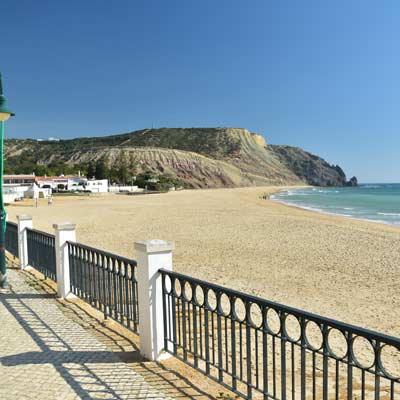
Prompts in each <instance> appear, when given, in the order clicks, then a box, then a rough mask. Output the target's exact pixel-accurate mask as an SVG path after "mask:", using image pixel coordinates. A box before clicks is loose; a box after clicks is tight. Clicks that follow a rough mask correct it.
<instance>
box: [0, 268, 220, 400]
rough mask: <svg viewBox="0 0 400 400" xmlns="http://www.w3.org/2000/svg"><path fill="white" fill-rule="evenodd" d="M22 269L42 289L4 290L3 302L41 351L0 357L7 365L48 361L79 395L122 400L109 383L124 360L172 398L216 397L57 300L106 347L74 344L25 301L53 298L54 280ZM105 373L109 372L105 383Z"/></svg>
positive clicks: (86, 314)
mask: <svg viewBox="0 0 400 400" xmlns="http://www.w3.org/2000/svg"><path fill="white" fill-rule="evenodd" d="M22 273H23V275H24V278H25V279H26V280H27V283H28V284H29V285H30V286H32V287H34V288H35V290H39V291H40V292H38V293H21V294H19V293H13V292H11V293H7V294H2V295H0V301H1V303H2V304H3V305H4V306H5V307H6V309H7V310H8V311H9V313H10V314H11V315H13V317H14V318H15V319H16V320H17V321H18V322H19V324H20V325H21V326H22V328H23V329H24V330H25V331H26V332H27V333H28V334H29V336H30V337H31V338H32V339H33V340H34V341H35V343H36V344H37V345H38V346H39V348H40V351H38V352H36V351H33V352H32V351H29V352H26V353H22V354H17V355H8V356H5V357H1V358H0V362H1V363H2V364H3V365H4V366H8V367H13V366H18V365H24V364H35V365H44V364H50V365H52V366H54V368H55V369H56V370H57V371H58V372H59V374H60V376H61V377H62V378H63V379H64V380H65V381H66V382H67V383H68V385H69V386H70V387H71V388H72V389H73V390H74V391H75V393H76V394H78V395H79V396H84V397H85V398H91V399H97V398H102V399H103V398H110V399H117V400H118V399H120V398H121V397H120V396H119V395H118V393H116V392H115V390H114V389H113V388H112V387H111V386H110V384H109V382H110V379H111V380H113V378H115V377H116V374H115V370H113V364H116V363H118V362H121V361H122V362H124V363H127V365H128V366H129V367H131V369H132V371H133V372H134V373H137V374H138V375H140V376H141V377H143V378H144V380H145V381H146V382H148V384H149V385H150V386H151V387H152V388H153V389H157V390H160V391H161V392H163V391H165V393H166V394H167V395H170V396H172V397H174V398H191V399H197V398H202V399H204V398H208V399H211V400H213V399H215V398H216V397H215V396H213V395H210V394H209V393H207V392H206V391H205V390H203V389H202V388H200V387H198V386H197V385H196V384H195V383H193V382H192V381H191V380H190V379H188V378H186V377H185V376H184V375H182V374H181V373H179V372H178V371H177V370H176V369H174V368H172V369H171V368H169V367H167V366H165V365H162V364H156V363H154V362H148V361H146V360H144V359H143V357H142V356H141V355H140V352H139V347H138V345H137V344H136V343H135V342H134V341H132V340H130V339H129V337H127V335H124V334H121V333H120V332H119V330H118V329H114V328H113V326H112V325H111V326H109V325H108V324H104V322H103V323H102V322H101V321H100V320H99V319H97V318H96V317H94V316H93V315H92V314H91V313H90V312H88V311H86V310H85V308H84V307H82V306H81V305H80V304H79V303H77V302H70V301H67V302H57V305H58V306H59V307H60V308H61V311H62V312H63V314H64V315H67V317H68V318H69V319H72V320H73V321H74V322H76V323H77V324H79V325H80V326H81V327H83V328H84V329H85V330H88V331H91V332H92V334H94V336H95V337H96V338H98V340H99V341H100V342H101V343H103V344H105V346H106V348H107V350H106V351H90V350H88V351H86V350H85V351H79V350H76V349H73V348H72V347H71V346H70V345H69V344H68V343H67V342H66V341H65V340H63V338H62V337H60V335H58V334H57V333H56V332H55V331H54V330H53V329H52V328H51V327H50V326H49V325H48V324H46V322H45V321H43V319H41V318H40V316H39V315H38V314H37V313H36V312H35V311H34V310H32V308H31V307H29V305H28V304H26V302H25V301H26V300H35V299H38V300H43V299H45V300H50V299H55V298H56V292H55V290H54V288H53V287H52V285H51V284H49V283H48V282H47V280H42V279H39V278H38V277H37V276H36V275H35V274H33V273H31V272H28V271H24V272H22ZM127 349H128V351H127ZM74 360H75V361H74ZM76 360H79V362H77V361H76ZM91 364H93V365H95V364H101V365H102V367H101V368H99V367H98V365H96V366H95V368H92V367H91ZM99 372H100V374H99ZM99 375H101V376H99ZM102 377H106V378H107V379H106V380H107V382H106V381H105V380H104V379H102ZM88 381H90V386H91V387H92V388H91V389H87V387H86V384H84V383H82V382H88ZM115 381H116V382H118V379H117V378H115Z"/></svg>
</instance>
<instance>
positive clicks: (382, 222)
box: [265, 186, 400, 229]
mask: <svg viewBox="0 0 400 400" xmlns="http://www.w3.org/2000/svg"><path fill="white" fill-rule="evenodd" d="M313 187H314V186H301V187H296V186H294V187H290V188H291V189H293V190H297V189H302V188H313ZM285 190H287V189H282V190H277V191H275V192H273V193H270V194H269V195H268V198H266V199H265V200H269V201H273V202H276V203H279V204H282V205H284V206H287V207H293V208H297V209H300V210H305V211H310V212H313V213H316V214H323V215H331V216H334V217H342V218H348V219H350V220H353V221H362V222H372V223H374V224H383V225H386V226H390V227H393V228H395V229H400V226H399V225H395V224H391V223H390V222H388V221H384V220H373V219H368V218H357V217H354V216H353V215H349V214H341V213H333V212H329V211H326V210H322V209H317V208H313V207H307V206H301V205H298V204H293V203H290V202H286V201H283V200H280V199H276V198H271V196H272V195H274V194H277V193H280V192H283V191H285Z"/></svg>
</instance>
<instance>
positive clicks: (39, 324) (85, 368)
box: [0, 293, 122, 400]
mask: <svg viewBox="0 0 400 400" xmlns="http://www.w3.org/2000/svg"><path fill="white" fill-rule="evenodd" d="M43 298H44V299H47V298H48V296H46V295H45V296H43V295H42V294H22V295H21V297H20V295H18V294H15V293H11V294H2V295H1V296H0V302H1V303H2V304H3V306H4V307H5V308H6V310H7V311H8V312H9V313H10V314H11V315H12V316H13V317H14V318H15V319H16V320H17V321H18V323H19V324H20V326H21V327H22V328H23V329H24V330H25V332H26V333H27V334H28V335H29V336H30V338H31V339H33V340H34V342H35V343H36V345H37V346H38V347H39V349H40V351H39V352H25V353H21V354H17V355H9V356H5V357H1V358H0V361H1V363H2V364H3V365H5V366H17V365H23V364H50V365H52V366H53V367H54V368H55V369H56V370H57V372H58V373H59V374H60V376H61V377H62V378H63V379H64V380H65V381H66V382H67V384H68V385H69V386H70V387H71V389H73V391H74V392H75V393H76V394H77V395H78V396H80V397H84V398H90V399H96V398H112V399H117V400H119V399H122V397H120V396H119V395H118V393H117V392H115V390H114V389H113V388H112V387H111V386H110V385H109V384H108V383H106V382H105V380H104V379H103V378H102V377H100V376H99V370H98V368H96V369H97V371H94V370H93V368H91V367H90V364H96V363H98V364H101V373H102V375H106V376H108V377H110V376H112V369H110V367H107V368H108V369H110V370H109V371H106V369H107V368H106V367H105V366H104V365H105V364H107V363H108V364H111V365H112V364H116V363H118V362H120V360H119V359H118V358H117V357H116V356H115V355H114V353H113V352H107V351H83V352H82V351H75V350H74V349H73V347H72V346H71V345H70V344H68V343H67V342H66V341H65V340H64V339H63V338H61V337H60V336H59V335H58V334H57V333H56V332H55V330H54V329H53V328H52V327H50V326H49V325H48V324H46V322H45V321H43V319H42V318H40V316H39V315H38V314H37V313H36V312H35V311H34V310H33V309H32V308H31V307H30V306H29V305H27V304H26V303H25V302H24V300H27V299H30V300H35V299H38V300H39V299H43ZM88 382H90V388H88V386H89V385H88ZM43 383H44V384H45V382H43Z"/></svg>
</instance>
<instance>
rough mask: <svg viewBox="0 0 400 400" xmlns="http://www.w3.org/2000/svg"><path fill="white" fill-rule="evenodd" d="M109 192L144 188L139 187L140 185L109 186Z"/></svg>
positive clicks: (135, 190) (138, 190)
mask: <svg viewBox="0 0 400 400" xmlns="http://www.w3.org/2000/svg"><path fill="white" fill-rule="evenodd" d="M108 191H109V192H112V193H118V192H141V191H143V189H139V186H119V185H118V186H117V185H113V186H109V188H108Z"/></svg>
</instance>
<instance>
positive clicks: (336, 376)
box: [335, 360, 364, 400]
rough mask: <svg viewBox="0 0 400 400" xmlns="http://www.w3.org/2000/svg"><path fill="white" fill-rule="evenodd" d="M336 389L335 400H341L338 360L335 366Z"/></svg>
mask: <svg viewBox="0 0 400 400" xmlns="http://www.w3.org/2000/svg"><path fill="white" fill-rule="evenodd" d="M363 372H364V371H363ZM335 388H336V395H335V400H339V360H336V365H335Z"/></svg>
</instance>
